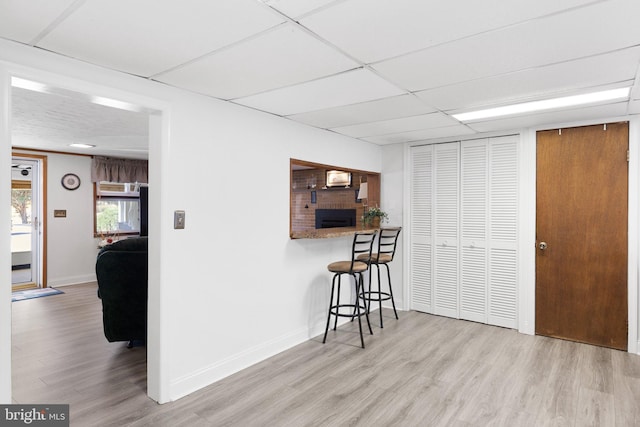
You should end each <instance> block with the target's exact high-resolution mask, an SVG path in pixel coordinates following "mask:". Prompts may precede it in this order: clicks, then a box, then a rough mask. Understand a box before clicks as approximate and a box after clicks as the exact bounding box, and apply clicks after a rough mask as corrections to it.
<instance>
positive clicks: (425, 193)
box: [409, 145, 434, 313]
mask: <svg viewBox="0 0 640 427" xmlns="http://www.w3.org/2000/svg"><path fill="white" fill-rule="evenodd" d="M433 147H434V146H433V145H422V146H419V147H412V148H411V155H410V167H411V178H410V179H411V197H410V219H409V223H410V228H411V236H410V239H411V240H410V251H411V253H410V254H409V257H410V261H409V276H410V291H411V308H412V309H414V310H418V311H424V312H426V313H433V291H432V287H433V279H432V273H433V270H432V268H431V266H432V264H433V224H432V218H433Z"/></svg>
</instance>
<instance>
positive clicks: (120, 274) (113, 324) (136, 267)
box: [96, 237, 148, 347]
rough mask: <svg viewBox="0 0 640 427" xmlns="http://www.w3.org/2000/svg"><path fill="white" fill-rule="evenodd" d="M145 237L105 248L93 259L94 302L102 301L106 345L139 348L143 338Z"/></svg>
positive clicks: (146, 250)
mask: <svg viewBox="0 0 640 427" xmlns="http://www.w3.org/2000/svg"><path fill="white" fill-rule="evenodd" d="M147 264H148V245H147V238H146V237H139V238H130V239H124V240H120V241H117V242H115V243H112V244H110V245H107V246H105V247H104V248H102V249H101V250H100V252H99V253H98V257H97V259H96V276H97V279H98V298H100V299H101V300H102V323H103V326H104V336H105V337H106V338H107V340H108V341H109V342H115V341H129V347H132V346H137V345H141V344H143V343H144V342H145V341H146V337H147V280H148V274H147Z"/></svg>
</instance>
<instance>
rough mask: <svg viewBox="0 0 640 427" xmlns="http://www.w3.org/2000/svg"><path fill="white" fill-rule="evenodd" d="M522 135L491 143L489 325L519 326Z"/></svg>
mask: <svg viewBox="0 0 640 427" xmlns="http://www.w3.org/2000/svg"><path fill="white" fill-rule="evenodd" d="M518 140H519V136H518V135H511V136H503V137H498V138H490V139H489V199H488V203H489V206H488V207H489V218H488V219H489V222H488V223H489V234H488V237H489V244H488V256H489V259H488V276H487V280H488V288H487V323H489V324H490V325H497V326H503V327H506V328H516V327H517V326H518V281H517V277H518V275H517V272H518V252H517V247H518V197H519V196H518V194H519V193H518V186H519V185H518V158H519V155H518Z"/></svg>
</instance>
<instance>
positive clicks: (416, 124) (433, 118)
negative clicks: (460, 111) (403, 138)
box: [331, 113, 459, 138]
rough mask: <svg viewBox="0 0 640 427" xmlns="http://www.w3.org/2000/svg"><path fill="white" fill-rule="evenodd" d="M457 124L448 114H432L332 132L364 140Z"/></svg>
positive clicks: (339, 128)
mask: <svg viewBox="0 0 640 427" xmlns="http://www.w3.org/2000/svg"><path fill="white" fill-rule="evenodd" d="M457 124H459V122H458V121H456V120H455V119H453V118H451V117H449V116H447V115H446V114H442V113H430V114H422V115H419V116H412V117H402V118H399V119H392V120H382V121H378V122H372V123H363V124H359V125H351V126H343V127H338V128H333V129H331V130H333V131H334V132H338V133H341V134H343V135H347V136H352V137H354V138H362V137H367V136H375V135H386V134H394V133H398V132H403V131H404V132H408V131H414V130H421V129H427V128H437V127H444V126H454V125H457Z"/></svg>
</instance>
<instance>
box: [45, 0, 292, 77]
mask: <svg viewBox="0 0 640 427" xmlns="http://www.w3.org/2000/svg"><path fill="white" fill-rule="evenodd" d="M283 21H284V19H283V18H282V17H279V16H278V15H277V14H276V13H275V12H273V11H272V10H270V9H269V8H268V7H267V6H265V5H264V4H261V3H259V2H257V1H255V0H234V1H214V2H211V1H206V0H183V1H180V2H175V1H169V0H162V1H158V0H137V1H134V2H132V1H127V0H111V1H101V0H87V2H86V3H84V4H83V5H82V7H80V8H79V9H78V10H77V11H76V12H75V13H73V14H72V15H71V16H69V17H68V18H67V19H66V20H65V21H64V22H62V23H61V24H60V25H59V26H58V27H56V28H55V29H54V30H53V31H52V32H51V33H50V34H49V35H48V36H46V37H44V38H43V39H42V41H41V42H40V43H38V46H39V47H43V48H45V49H49V50H53V51H56V52H60V53H62V54H64V55H68V56H71V57H74V58H78V59H81V60H84V61H88V62H92V63H96V64H101V65H103V66H106V67H109V68H115V69H118V70H122V71H125V72H128V73H132V74H137V75H142V76H150V75H154V74H156V73H159V72H161V71H164V70H167V69H169V68H172V67H175V66H177V65H179V64H182V63H184V62H186V61H189V60H192V59H194V58H197V57H199V56H202V55H204V54H206V53H209V52H212V51H213V50H215V49H218V48H221V47H223V46H225V45H228V44H231V43H234V42H236V41H238V40H241V39H244V38H246V37H248V36H251V35H253V34H256V33H259V32H261V31H263V30H266V29H267V28H270V27H273V26H275V25H277V24H279V23H281V22H283Z"/></svg>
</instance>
